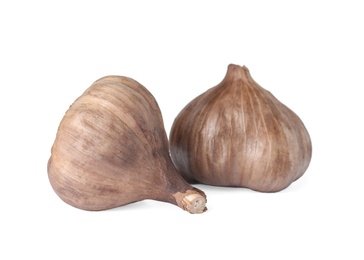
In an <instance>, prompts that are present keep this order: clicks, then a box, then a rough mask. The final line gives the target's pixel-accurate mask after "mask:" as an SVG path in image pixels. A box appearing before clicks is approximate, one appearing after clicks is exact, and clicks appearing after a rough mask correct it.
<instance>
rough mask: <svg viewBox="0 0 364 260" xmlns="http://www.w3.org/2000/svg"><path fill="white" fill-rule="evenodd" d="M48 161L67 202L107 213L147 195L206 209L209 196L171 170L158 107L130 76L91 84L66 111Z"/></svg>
mask: <svg viewBox="0 0 364 260" xmlns="http://www.w3.org/2000/svg"><path fill="white" fill-rule="evenodd" d="M51 152H52V154H51V157H50V159H49V161H48V176H49V181H50V183H51V185H52V187H53V189H54V191H55V192H56V193H57V194H58V196H59V197H60V198H61V199H62V200H64V201H65V202H66V203H68V204H70V205H72V206H74V207H77V208H81V209H85V210H105V209H110V208H115V207H119V206H123V205H126V204H129V203H132V202H137V201H141V200H145V199H152V200H159V201H164V202H168V203H172V204H175V205H177V206H179V207H180V208H182V209H184V210H186V211H188V212H190V213H202V212H204V211H205V210H206V208H205V203H206V196H205V194H204V193H203V192H202V191H200V190H199V189H197V188H194V187H192V186H191V185H189V184H188V183H187V182H186V181H185V180H184V179H183V178H182V177H181V175H179V174H178V173H177V171H176V168H175V167H174V165H173V163H172V161H171V159H170V157H169V151H168V140H167V135H166V132H165V130H164V125H163V120H162V115H161V112H160V110H159V106H158V104H157V102H156V101H155V99H154V97H153V96H152V95H151V93H150V92H149V91H148V90H147V89H146V88H145V87H143V86H142V85H141V84H139V83H138V82H136V81H135V80H133V79H130V78H127V77H121V76H108V77H104V78H101V79H99V80H97V81H96V82H94V83H93V84H92V85H91V87H89V88H88V89H87V90H86V91H85V92H84V93H83V94H82V95H81V96H80V97H79V98H78V99H77V100H76V101H75V102H74V103H73V104H72V105H71V107H70V108H69V109H68V111H67V112H66V114H65V115H64V117H63V119H62V121H61V123H60V125H59V128H58V131H57V135H56V139H55V141H54V144H53V146H52V150H51Z"/></svg>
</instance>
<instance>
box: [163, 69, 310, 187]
mask: <svg viewBox="0 0 364 260" xmlns="http://www.w3.org/2000/svg"><path fill="white" fill-rule="evenodd" d="M170 152H171V157H172V161H173V162H174V163H175V165H176V167H177V169H178V170H179V171H180V172H181V174H182V175H183V176H184V177H185V178H186V179H187V180H188V181H197V182H201V183H205V184H211V185H218V186H237V187H247V188H250V189H253V190H258V191H265V192H272V191H279V190H282V189H284V188H286V187H288V186H289V185H290V184H291V183H292V182H293V181H295V180H297V179H298V178H299V177H300V176H302V175H303V173H304V172H305V171H306V169H307V167H308V165H309V162H310V159H311V153H312V146H311V140H310V137H309V134H308V132H307V130H306V128H305V126H304V124H303V123H302V121H301V120H300V118H299V117H298V116H297V115H296V114H295V113H294V112H293V111H291V110H290V109H289V108H288V107H286V106H285V105H283V104H282V103H281V102H279V101H278V100H277V99H276V98H275V97H274V96H273V95H272V94H271V93H270V92H269V91H267V90H265V89H264V88H262V87H261V86H260V85H259V84H257V83H256V82H255V81H254V80H253V78H252V77H251V75H250V72H249V70H248V69H247V68H246V67H245V66H243V67H240V66H238V65H233V64H231V65H229V66H228V70H227V73H226V76H225V77H224V79H223V80H222V81H221V82H220V83H219V84H218V85H217V86H215V87H213V88H211V89H209V90H207V91H206V92H205V93H202V94H201V95H199V96H198V97H196V98H195V99H193V100H192V101H191V102H190V103H189V104H188V105H187V106H186V107H185V108H184V109H182V111H181V112H180V113H179V114H178V116H177V117H176V119H175V121H174V123H173V125H172V129H171V132H170Z"/></svg>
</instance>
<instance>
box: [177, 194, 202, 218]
mask: <svg viewBox="0 0 364 260" xmlns="http://www.w3.org/2000/svg"><path fill="white" fill-rule="evenodd" d="M182 203H183V206H184V209H185V210H187V211H188V212H190V213H192V214H195V213H203V212H205V211H206V210H207V208H206V206H205V205H206V198H205V197H203V196H201V195H200V194H196V193H193V194H188V195H186V196H185V197H184V198H183V200H182Z"/></svg>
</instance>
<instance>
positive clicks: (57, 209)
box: [0, 0, 364, 260]
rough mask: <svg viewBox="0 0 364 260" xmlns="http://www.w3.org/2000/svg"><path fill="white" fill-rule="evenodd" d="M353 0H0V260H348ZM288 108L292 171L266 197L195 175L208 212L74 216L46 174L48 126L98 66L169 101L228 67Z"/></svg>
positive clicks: (360, 20) (358, 245)
mask: <svg viewBox="0 0 364 260" xmlns="http://www.w3.org/2000/svg"><path fill="white" fill-rule="evenodd" d="M362 6H363V4H362V1H352V0H345V1H319V0H316V1H308V0H306V1H228V0H224V1H180V2H179V3H177V1H157V0H154V1H107V0H103V1H57V2H56V1H1V2H0V37H1V40H0V87H1V92H0V98H1V101H0V113H1V115H0V116H1V117H0V118H1V128H0V131H1V132H0V153H1V156H0V158H1V161H0V174H1V175H0V176H1V179H0V185H1V187H0V210H1V213H0V259H150V258H152V259H189V258H191V259H197V258H200V259H212V257H214V258H213V259H219V258H220V259H221V258H223V259H330V258H333V257H335V259H351V260H352V259H363V258H364V252H363V241H364V237H363V234H364V223H363V220H364V214H363V198H364V188H363V181H364V178H363V175H364V167H363V147H364V140H363V132H364V131H363V130H364V128H363V122H362V121H363V111H364V105H363V87H364V74H363V71H364V47H363V46H364V39H363V31H364V15H363V13H364V9H363V7H362ZM230 63H235V64H239V65H246V66H247V67H248V68H249V69H250V72H251V75H252V76H253V78H254V79H255V80H256V81H257V82H258V83H259V84H260V85H261V86H263V87H264V88H266V89H268V90H269V91H271V92H272V93H273V94H274V95H275V96H276V97H277V98H278V99H280V101H281V102H283V103H284V104H286V105H287V106H288V107H290V108H291V109H292V110H293V111H295V112H296V113H297V114H298V115H299V116H300V117H301V119H302V120H303V122H304V123H305V125H306V127H307V129H308V131H309V133H310V135H311V138H312V143H313V157H312V161H311V164H310V167H309V169H308V170H307V172H306V173H305V175H304V176H303V177H302V178H301V179H299V180H298V181H297V182H295V183H294V184H292V185H291V186H290V187H289V188H288V189H286V190H284V191H282V192H279V193H273V194H264V193H258V192H253V191H250V190H247V189H232V188H218V187H210V186H205V185H197V187H199V188H200V189H202V190H204V191H205V192H206V194H207V196H208V208H209V210H208V211H207V212H206V213H204V214H199V215H191V214H189V213H187V212H185V211H183V210H181V209H180V208H178V207H176V206H174V205H171V204H167V203H162V202H157V201H150V200H147V201H143V202H139V203H134V204H132V205H128V206H124V207H120V208H117V209H113V210H108V211H101V212H87V211H82V210H78V209H76V208H73V207H71V206H69V205H67V204H65V203H64V202H63V201H61V200H60V199H59V198H58V197H57V196H56V194H55V193H54V192H53V190H52V188H51V186H50V184H49V181H48V177H47V170H46V165H47V160H48V158H49V156H50V148H51V146H52V144H53V141H54V138H55V134H56V131H57V127H58V124H59V122H60V120H61V119H62V117H63V115H64V113H65V111H66V110H67V109H68V107H69V105H70V104H71V103H72V102H73V101H74V100H75V99H76V98H77V97H78V96H79V95H81V94H82V92H83V91H84V90H85V89H86V88H87V87H89V86H90V85H91V84H92V82H94V81H95V80H97V79H98V78H100V77H102V76H106V75H110V74H116V75H123V76H128V77H132V78H134V79H135V80H137V81H139V82H140V83H141V84H143V85H144V86H145V87H147V88H148V89H149V91H150V92H151V93H152V94H153V95H154V97H155V98H156V100H157V101H158V103H159V105H160V108H161V110H162V114H163V117H164V121H165V128H166V131H167V133H169V130H170V127H171V125H172V122H173V120H174V118H175V116H176V115H177V114H178V112H179V111H180V110H181V109H182V108H183V107H184V106H185V105H186V104H187V103H188V102H189V101H190V100H191V99H192V98H194V97H195V96H197V95H198V94H200V93H202V92H204V91H206V90H207V89H208V88H210V87H213V86H215V85H216V84H218V83H219V82H220V81H221V80H222V78H223V77H224V75H225V73H226V69H227V66H228V64H230Z"/></svg>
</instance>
